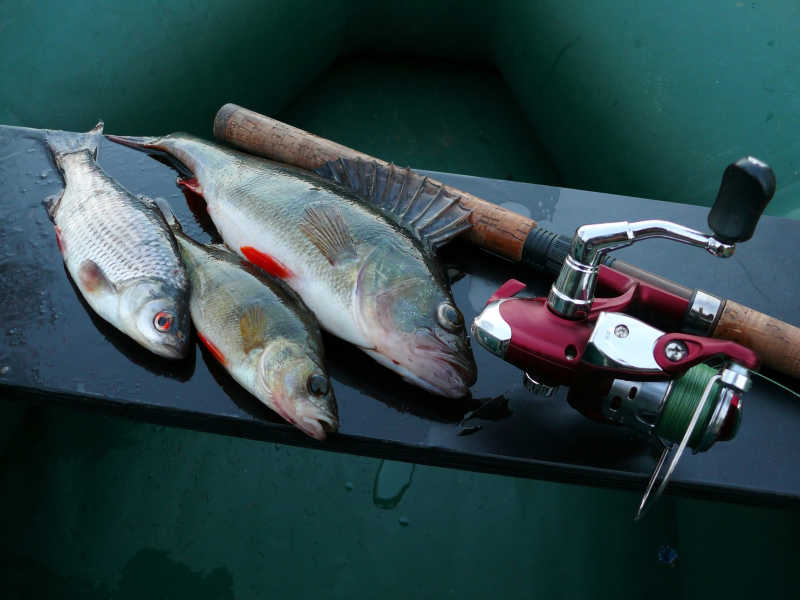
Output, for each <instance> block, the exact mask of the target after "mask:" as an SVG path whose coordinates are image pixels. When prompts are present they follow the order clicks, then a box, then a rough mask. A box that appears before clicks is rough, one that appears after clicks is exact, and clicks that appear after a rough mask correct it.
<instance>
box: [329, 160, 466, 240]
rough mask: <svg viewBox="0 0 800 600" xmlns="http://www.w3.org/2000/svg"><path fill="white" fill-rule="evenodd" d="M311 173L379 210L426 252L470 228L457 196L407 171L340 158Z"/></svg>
mask: <svg viewBox="0 0 800 600" xmlns="http://www.w3.org/2000/svg"><path fill="white" fill-rule="evenodd" d="M315 173H317V175H320V176H321V177H325V178H326V179H332V180H333V181H336V182H337V183H340V184H342V185H344V186H345V187H348V188H349V189H350V190H352V191H353V192H355V193H356V194H357V195H358V196H360V197H361V198H362V199H364V200H366V201H367V202H370V203H371V204H373V205H375V206H377V207H378V208H380V209H381V210H382V211H383V212H384V214H386V215H387V216H388V217H390V218H391V219H393V220H394V222H395V223H397V224H398V225H400V226H401V227H403V228H404V229H405V230H406V231H408V232H409V233H410V234H411V235H413V236H414V237H415V238H417V239H418V240H419V241H420V242H421V243H422V244H423V245H424V246H425V247H426V248H427V249H428V250H431V251H433V250H436V249H437V248H439V247H441V246H443V245H444V244H446V243H447V242H449V241H450V240H451V239H453V238H454V237H455V236H457V235H458V234H459V233H461V232H463V231H466V230H467V229H469V228H470V227H472V224H471V223H470V220H469V216H470V212H471V211H470V210H469V209H466V208H464V207H463V206H462V205H461V203H460V202H459V199H460V196H459V195H458V194H457V193H455V192H453V191H451V190H448V189H446V188H445V186H443V185H442V184H440V183H434V182H432V181H431V180H430V179H428V178H427V177H423V176H422V175H419V174H418V173H415V172H414V171H412V170H411V169H401V168H399V167H396V166H394V165H389V166H384V165H381V164H378V163H377V162H375V161H368V160H363V159H360V158H340V159H338V160H332V161H330V162H327V163H325V164H324V165H322V166H321V167H319V168H318V169H316V170H315Z"/></svg>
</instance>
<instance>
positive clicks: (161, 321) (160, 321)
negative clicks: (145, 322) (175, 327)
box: [153, 310, 173, 332]
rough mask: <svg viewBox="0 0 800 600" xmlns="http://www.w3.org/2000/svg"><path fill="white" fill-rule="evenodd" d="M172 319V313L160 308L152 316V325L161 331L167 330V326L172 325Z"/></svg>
mask: <svg viewBox="0 0 800 600" xmlns="http://www.w3.org/2000/svg"><path fill="white" fill-rule="evenodd" d="M172 321H173V317H172V315H171V314H169V313H168V312H166V311H163V310H162V311H161V312H159V313H156V316H155V317H153V326H154V327H155V328H156V329H158V330H159V331H162V332H164V331H169V328H170V327H172Z"/></svg>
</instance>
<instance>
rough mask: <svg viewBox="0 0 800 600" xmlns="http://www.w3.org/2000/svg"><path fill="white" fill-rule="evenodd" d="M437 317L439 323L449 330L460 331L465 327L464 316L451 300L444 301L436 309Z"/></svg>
mask: <svg viewBox="0 0 800 600" xmlns="http://www.w3.org/2000/svg"><path fill="white" fill-rule="evenodd" d="M436 319H437V320H438V321H439V325H441V326H442V327H444V328H445V329H446V330H447V331H453V332H455V331H460V330H461V329H463V327H464V317H462V316H461V313H460V312H459V311H458V309H457V308H456V307H455V306H453V305H452V304H451V303H450V302H447V301H445V302H442V303H441V304H440V305H439V307H438V308H437V309H436Z"/></svg>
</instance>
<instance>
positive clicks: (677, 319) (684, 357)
mask: <svg viewBox="0 0 800 600" xmlns="http://www.w3.org/2000/svg"><path fill="white" fill-rule="evenodd" d="M214 135H215V136H216V137H217V138H220V139H222V140H224V141H227V142H229V143H231V144H233V145H236V146H239V147H240V148H243V149H245V150H247V151H249V152H252V153H255V154H260V155H262V156H266V157H268V158H272V159H275V160H279V161H282V162H286V163H289V164H293V165H296V166H300V167H303V168H306V169H317V168H318V167H320V166H321V165H322V164H324V163H327V162H329V161H332V160H338V159H339V158H342V157H344V158H356V159H360V160H361V161H362V163H363V164H364V165H366V164H373V163H375V162H378V163H381V164H386V163H383V161H378V160H377V159H374V158H373V157H370V156H368V155H365V154H363V153H360V152H357V151H355V150H352V149H350V148H347V147H345V146H341V145H340V144H336V143H335V142H331V141H329V140H325V139H323V138H319V137H317V136H313V135H312V134H309V133H307V132H304V131H302V130H299V129H296V128H294V127H291V126H289V125H286V124H285V123H281V122H280V121H275V120H273V119H269V118H268V117H264V116H262V115H259V114H257V113H253V112H252V111H249V110H246V109H243V108H240V107H237V106H235V105H230V104H227V105H225V106H223V107H222V108H221V109H220V111H219V112H218V114H217V117H216V119H215V122H214ZM368 173H369V169H367V168H366V167H365V169H364V175H365V177H364V180H365V181H367V182H368V183H367V185H368V186H376V185H388V184H386V183H383V184H381V183H380V182H379V181H378V177H377V174H375V173H376V170H375V169H374V168H373V169H372V173H373V174H374V175H373V176H372V178H370V176H369V175H368ZM435 185H440V184H439V183H438V182H435ZM445 189H446V191H445V193H447V194H449V195H450V196H451V197H452V198H455V199H457V201H458V202H460V203H461V205H462V206H463V207H465V208H467V209H468V210H471V211H472V212H471V215H470V220H471V223H472V228H471V229H470V230H468V231H467V232H465V234H464V235H465V236H466V237H467V238H468V239H469V240H470V241H472V242H473V243H476V244H478V245H480V246H482V247H484V248H486V249H488V250H491V251H493V252H495V253H497V254H501V255H502V256H505V257H506V258H510V259H511V260H514V261H516V262H519V263H523V264H525V265H528V266H534V267H536V268H538V269H540V270H545V271H549V272H551V273H554V274H556V275H557V278H556V280H555V282H554V283H553V285H552V287H551V289H550V292H549V294H548V296H547V297H540V298H530V297H523V296H521V295H520V294H521V293H522V292H523V290H525V288H526V287H527V286H526V284H525V283H523V282H521V281H518V280H515V279H511V280H509V281H507V282H506V283H504V284H503V285H502V286H501V287H500V288H499V289H498V290H497V291H496V292H495V293H494V294H492V296H491V297H490V298H489V299H488V300H487V302H486V305H485V307H484V308H483V310H482V311H481V312H480V313H479V314H478V315H477V316H476V317H475V319H474V321H473V323H472V327H471V332H472V337H473V339H475V340H476V341H477V342H478V343H479V344H481V345H482V346H483V347H484V348H486V349H487V350H489V351H490V352H492V353H493V354H495V355H497V356H498V357H500V358H502V359H503V360H505V361H507V362H509V363H511V364H513V365H515V366H517V367H519V368H520V369H522V372H523V383H524V385H525V387H526V388H527V389H528V390H530V391H531V392H533V393H535V394H542V395H545V396H549V395H552V393H553V392H554V390H555V389H556V388H557V387H558V386H561V385H566V386H569V388H570V390H569V394H568V396H567V401H568V402H569V403H570V404H571V405H572V406H573V407H574V408H575V409H576V410H578V411H579V412H580V413H582V414H583V415H584V416H586V417H588V418H590V419H592V420H595V421H599V422H602V423H609V424H616V425H620V426H624V427H627V428H629V429H631V430H633V431H636V432H638V433H639V434H643V435H645V436H646V437H648V438H649V439H650V440H654V441H655V442H656V443H657V444H658V445H660V446H661V455H660V458H659V459H658V461H657V464H656V466H655V468H654V470H653V473H652V475H651V477H650V480H649V482H648V484H647V487H646V489H645V493H644V495H643V497H642V499H641V502H640V504H639V507H638V510H637V512H636V517H635V518H636V519H639V518H641V517H642V516H643V515H644V514H645V513H646V512H647V510H648V509H649V508H650V507H651V506H652V504H653V502H655V500H657V499H658V497H659V496H660V495H661V493H662V492H663V491H664V489H665V487H666V485H667V483H668V481H669V479H670V477H671V475H672V473H673V472H674V470H675V468H676V466H677V464H678V462H679V460H680V459H681V457H682V456H683V454H684V452H685V450H686V448H691V449H692V450H693V451H694V452H695V453H697V452H705V451H707V450H709V449H710V448H711V447H712V446H713V445H714V444H715V443H716V442H718V441H728V440H731V439H733V437H734V436H735V435H736V433H737V431H738V429H739V426H740V423H741V415H742V397H743V396H744V394H745V393H746V392H747V391H748V390H749V389H750V387H751V385H752V375H753V373H755V369H757V368H758V366H759V355H760V356H761V359H762V360H763V362H764V363H766V364H768V365H769V366H771V367H773V368H776V369H778V370H781V371H783V372H786V373H788V374H790V375H792V376H797V375H798V371H800V357H799V356H798V349H800V345H798V344H799V343H800V329H797V328H795V327H793V326H791V325H788V324H786V323H782V322H780V321H778V320H777V319H773V318H771V317H768V316H767V315H763V314H761V313H757V311H754V310H752V309H749V308H747V307H743V306H741V305H739V304H736V303H735V302H732V301H730V300H727V301H726V300H722V299H720V298H717V297H715V296H713V295H711V294H709V293H707V292H703V291H701V290H690V289H688V288H684V287H683V286H680V285H679V284H676V283H674V282H671V281H669V280H666V279H664V278H661V277H659V276H657V275H654V274H651V273H648V272H646V271H643V270H641V269H639V268H637V267H634V266H633V265H629V264H627V263H624V262H622V261H618V260H614V259H613V257H612V256H610V253H611V252H613V251H615V250H617V249H620V248H623V247H626V246H630V245H632V244H634V243H640V242H641V241H642V240H646V239H652V238H656V237H657V238H665V239H669V240H673V241H677V242H680V243H684V244H689V245H692V246H696V247H701V248H704V249H705V250H707V251H708V252H710V253H711V254H712V255H714V256H717V257H720V258H727V257H730V256H731V255H732V254H733V252H734V249H735V245H736V244H737V243H739V242H743V241H746V240H748V239H750V238H751V237H752V235H753V232H754V231H755V227H756V224H757V222H758V220H759V218H760V216H761V214H762V213H763V211H764V208H765V207H766V205H767V203H768V202H769V200H770V199H771V198H772V196H773V194H774V192H775V176H774V174H773V172H772V169H770V167H769V166H768V165H766V164H764V163H763V162H761V161H759V160H757V159H754V158H752V157H747V158H744V159H742V160H740V161H737V162H736V163H734V164H731V165H729V166H728V167H727V168H726V169H725V172H724V173H723V177H722V183H721V185H720V189H719V192H718V194H717V198H716V200H715V202H714V205H713V207H712V208H711V211H710V212H709V216H708V224H709V227H710V228H711V230H712V233H711V234H706V233H703V232H700V231H696V230H693V229H690V228H688V227H685V226H683V225H680V224H678V223H673V222H670V221H664V220H646V221H639V222H633V223H629V222H626V221H623V222H615V223H597V224H588V225H584V226H582V227H579V228H578V229H577V231H576V232H575V234H574V235H573V237H572V238H565V237H562V236H558V235H556V234H554V233H552V232H549V231H547V230H545V229H542V228H539V227H537V226H536V223H535V222H534V221H532V220H530V219H526V218H524V217H522V216H520V215H517V214H515V213H513V212H511V211H507V210H505V209H503V208H501V207H499V206H496V205H494V204H491V203H489V202H486V201H485V200H482V199H480V198H477V197H475V196H472V195H470V194H467V193H464V192H461V191H460V190H455V189H453V188H450V187H447V186H445ZM598 287H602V288H603V289H604V291H605V292H610V293H611V294H612V295H611V296H610V297H602V298H601V297H597V290H598ZM629 313H634V314H635V315H637V316H638V315H640V314H651V315H652V314H658V315H660V316H662V317H663V316H666V317H667V319H666V321H667V322H672V323H673V324H676V325H677V328H678V329H679V330H680V331H677V332H667V331H663V330H661V329H658V328H656V327H654V326H653V325H651V324H650V323H647V322H645V321H643V320H641V319H640V318H637V317H636V316H633V315H632V314H629ZM710 335H713V336H714V337H716V338H722V339H713V338H712V337H708V336H710ZM776 335H779V336H780V339H781V340H782V342H781V344H784V345H783V346H782V347H781V348H780V351H778V350H777V348H776V346H775V336H776ZM725 338H728V339H725ZM785 344H788V346H786V345H785ZM754 350H755V351H754ZM784 354H789V355H790V359H789V360H785V359H783V358H782V357H783V356H784ZM670 455H671V456H672V458H671V459H670ZM668 461H669V463H668Z"/></svg>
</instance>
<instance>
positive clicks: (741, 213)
mask: <svg viewBox="0 0 800 600" xmlns="http://www.w3.org/2000/svg"><path fill="white" fill-rule="evenodd" d="M774 193H775V173H773V172H772V169H771V168H770V166H769V165H767V164H766V163H763V162H761V161H760V160H758V159H757V158H753V157H752V156H748V157H746V158H741V159H739V160H738V161H736V162H735V163H733V164H730V165H728V168H727V169H725V172H724V173H723V174H722V183H721V184H720V186H719V192H717V199H716V200H715V201H714V206H712V207H711V212H709V213H708V226H709V227H710V228H711V231H713V232H714V237H716V238H717V239H718V240H720V241H721V242H725V243H726V244H731V243H736V242H744V241H746V240H749V239H750V238H751V237H753V232H754V231H755V230H756V225H757V224H758V219H759V218H760V217H761V213H763V212H764V209H765V208H766V206H767V203H768V202H769V201H770V199H771V198H772V196H773V194H774Z"/></svg>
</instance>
